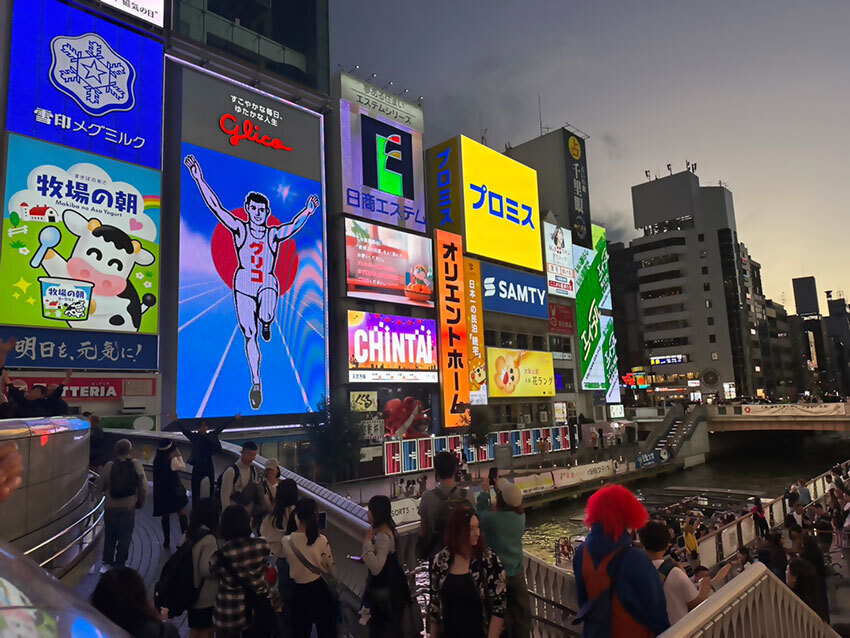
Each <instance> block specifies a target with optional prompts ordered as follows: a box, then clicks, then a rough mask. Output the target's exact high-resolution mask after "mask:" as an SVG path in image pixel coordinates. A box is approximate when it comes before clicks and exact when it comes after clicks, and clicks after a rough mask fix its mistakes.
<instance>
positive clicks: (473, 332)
mask: <svg viewBox="0 0 850 638" xmlns="http://www.w3.org/2000/svg"><path fill="white" fill-rule="evenodd" d="M463 274H464V279H463V285H464V292H465V301H466V340H467V348H468V353H469V359H468V360H467V366H468V369H469V402H470V404H472V405H486V404H487V365H486V358H487V356H486V354H485V350H484V304H483V303H482V302H481V299H482V292H483V290H482V288H481V262H480V261H478V260H477V259H469V258H464V260H463Z"/></svg>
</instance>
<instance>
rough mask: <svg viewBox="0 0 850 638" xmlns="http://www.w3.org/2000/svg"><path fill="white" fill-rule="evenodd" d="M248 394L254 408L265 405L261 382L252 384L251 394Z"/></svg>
mask: <svg viewBox="0 0 850 638" xmlns="http://www.w3.org/2000/svg"><path fill="white" fill-rule="evenodd" d="M248 396H249V398H250V400H251V407H252V408H253V409H255V410H258V409H259V408H260V406H261V405H263V387H262V386H261V385H260V384H259V383H255V384H254V385H252V386H251V394H250V395H248Z"/></svg>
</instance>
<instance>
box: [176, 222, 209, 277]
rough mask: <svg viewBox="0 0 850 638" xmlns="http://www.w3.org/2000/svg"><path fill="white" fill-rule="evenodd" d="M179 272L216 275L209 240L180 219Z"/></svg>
mask: <svg viewBox="0 0 850 638" xmlns="http://www.w3.org/2000/svg"><path fill="white" fill-rule="evenodd" d="M180 272H185V273H191V274H193V275H216V276H218V271H217V270H216V269H215V266H214V265H213V262H212V255H211V254H210V241H209V240H208V239H207V238H206V237H204V236H203V235H201V234H200V233H196V232H195V231H194V230H192V229H191V228H189V227H188V226H187V225H186V222H184V221H183V220H182V219H181V220H180Z"/></svg>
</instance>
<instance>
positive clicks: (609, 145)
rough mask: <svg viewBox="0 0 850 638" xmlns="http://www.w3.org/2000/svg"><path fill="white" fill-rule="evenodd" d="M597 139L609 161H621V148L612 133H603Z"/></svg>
mask: <svg viewBox="0 0 850 638" xmlns="http://www.w3.org/2000/svg"><path fill="white" fill-rule="evenodd" d="M599 139H600V141H601V142H602V147H603V148H604V149H605V152H606V153H607V154H608V159H609V160H619V159H623V155H624V153H623V146H622V144H621V143H620V139H619V138H618V137H615V136H614V134H613V133H608V132H606V133H603V134H602V135H601V136H600V138H599Z"/></svg>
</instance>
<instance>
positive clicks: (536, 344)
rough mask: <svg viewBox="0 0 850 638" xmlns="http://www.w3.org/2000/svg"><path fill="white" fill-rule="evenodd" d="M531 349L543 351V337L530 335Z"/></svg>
mask: <svg viewBox="0 0 850 638" xmlns="http://www.w3.org/2000/svg"><path fill="white" fill-rule="evenodd" d="M531 349H532V350H543V337H541V336H540V335H532V336H531Z"/></svg>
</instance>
